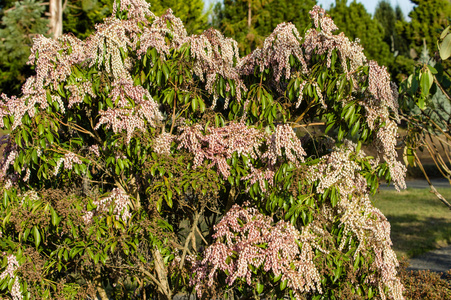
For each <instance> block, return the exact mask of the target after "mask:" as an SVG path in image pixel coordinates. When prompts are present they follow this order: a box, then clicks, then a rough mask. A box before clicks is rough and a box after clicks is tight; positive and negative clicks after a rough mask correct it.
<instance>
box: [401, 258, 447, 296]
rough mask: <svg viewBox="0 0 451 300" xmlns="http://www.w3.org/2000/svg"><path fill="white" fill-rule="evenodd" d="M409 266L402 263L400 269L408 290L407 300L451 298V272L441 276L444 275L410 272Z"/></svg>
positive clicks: (405, 262)
mask: <svg viewBox="0 0 451 300" xmlns="http://www.w3.org/2000/svg"><path fill="white" fill-rule="evenodd" d="M407 266H408V262H407V261H401V266H400V268H399V276H400V277H401V280H402V283H403V284H404V287H405V288H406V292H405V295H406V298H407V299H413V300H416V299H431V300H441V299H448V298H450V297H451V284H450V282H449V280H450V276H451V271H448V272H447V273H446V274H445V275H444V276H441V275H442V274H437V273H435V272H431V271H427V270H424V271H409V270H407ZM443 277H444V278H443Z"/></svg>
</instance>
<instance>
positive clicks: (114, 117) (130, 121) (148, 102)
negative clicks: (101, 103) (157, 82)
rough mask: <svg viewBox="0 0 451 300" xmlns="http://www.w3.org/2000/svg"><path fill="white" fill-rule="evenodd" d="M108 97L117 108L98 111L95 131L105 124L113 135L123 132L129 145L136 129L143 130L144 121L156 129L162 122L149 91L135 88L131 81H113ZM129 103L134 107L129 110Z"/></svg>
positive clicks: (121, 79)
mask: <svg viewBox="0 0 451 300" xmlns="http://www.w3.org/2000/svg"><path fill="white" fill-rule="evenodd" d="M110 96H111V99H112V102H114V103H116V102H117V107H115V108H108V109H107V110H106V111H99V115H100V119H99V121H98V123H97V125H96V126H95V127H94V129H95V130H97V129H99V128H100V126H102V125H103V124H105V129H109V128H112V129H113V132H114V133H120V132H122V131H125V132H126V133H127V143H129V142H130V139H131V138H132V135H133V132H134V131H135V130H136V128H138V129H140V130H143V131H144V130H145V121H144V120H147V124H148V125H149V126H151V127H156V124H157V123H158V122H160V121H162V120H163V116H162V114H161V112H160V110H159V109H158V104H157V103H156V102H155V101H154V100H153V99H152V97H151V96H150V93H149V91H147V90H145V89H144V88H143V87H142V86H135V85H134V84H133V81H130V80H128V79H124V78H120V79H118V80H116V81H114V82H113V90H112V91H111V95H110ZM131 101H133V102H134V103H135V105H136V106H135V107H133V108H131V109H130V108H129V107H130V106H131V103H132V102H131Z"/></svg>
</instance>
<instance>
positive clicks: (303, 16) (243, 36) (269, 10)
mask: <svg viewBox="0 0 451 300" xmlns="http://www.w3.org/2000/svg"><path fill="white" fill-rule="evenodd" d="M315 4H316V0H306V1H301V0H295V1H290V0H266V1H265V0H244V1H243V0H224V3H223V4H221V3H218V4H216V6H215V8H214V17H213V25H214V26H215V27H217V28H219V29H220V30H221V31H223V32H224V33H225V34H226V35H227V36H230V37H233V38H234V39H235V40H237V41H238V43H239V47H240V50H241V52H242V53H243V54H247V53H250V52H251V51H252V50H254V49H255V48H256V47H259V46H261V45H262V42H263V37H265V36H268V35H269V34H270V33H271V32H272V31H273V30H274V28H275V27H276V26H277V24H280V23H282V22H291V23H293V24H294V25H295V26H296V27H297V28H298V29H300V28H305V27H306V26H307V25H308V24H309V23H310V20H309V18H308V11H309V10H310V9H311V8H312V7H313V6H314V5H315ZM249 6H250V10H249ZM249 16H250V18H249Z"/></svg>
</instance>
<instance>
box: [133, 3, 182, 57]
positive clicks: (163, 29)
mask: <svg viewBox="0 0 451 300" xmlns="http://www.w3.org/2000/svg"><path fill="white" fill-rule="evenodd" d="M154 18H155V20H154V21H153V22H152V24H150V25H149V26H146V27H145V28H144V29H143V32H142V35H141V37H140V40H139V45H140V46H139V49H138V51H137V52H136V54H137V55H138V57H141V56H142V55H143V54H146V53H147V50H148V49H152V48H154V49H155V50H156V51H157V53H158V54H160V57H161V58H162V59H163V60H164V59H165V56H166V55H169V50H170V49H171V48H172V49H178V48H179V47H180V46H181V45H183V44H185V43H186V42H187V41H188V40H187V33H186V29H185V27H184V26H183V23H182V20H180V19H179V18H177V17H175V16H174V15H173V14H172V10H171V9H168V10H167V11H166V13H165V14H163V15H162V16H161V17H154ZM166 38H169V42H167V41H166Z"/></svg>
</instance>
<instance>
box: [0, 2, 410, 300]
mask: <svg viewBox="0 0 451 300" xmlns="http://www.w3.org/2000/svg"><path fill="white" fill-rule="evenodd" d="M310 15H311V18H312V24H311V25H310V26H309V27H310V29H308V30H305V33H303V34H300V33H299V31H298V30H297V29H296V28H295V26H294V25H293V24H290V23H283V24H280V25H278V26H277V27H276V28H275V29H274V31H273V32H272V33H271V34H270V35H269V36H268V37H267V38H266V39H265V41H264V43H263V47H262V48H260V49H258V50H255V51H253V52H252V53H251V54H250V55H248V56H246V57H241V56H240V55H239V52H238V45H237V42H236V41H234V40H233V39H230V38H225V37H224V36H223V35H222V34H221V33H219V32H218V31H216V30H214V29H209V30H207V31H205V32H204V33H202V34H200V35H192V36H188V35H187V34H186V30H185V28H184V27H183V24H182V22H181V20H180V19H178V18H176V17H175V16H174V15H173V14H171V13H170V12H167V13H165V14H164V15H162V16H161V17H155V15H154V14H152V13H151V12H150V11H149V5H148V3H146V2H144V1H138V0H123V1H122V2H118V3H117V4H116V6H115V7H113V15H112V16H111V17H110V18H107V19H105V21H104V22H103V23H101V24H99V25H98V26H96V30H95V32H94V33H93V34H92V35H90V36H89V37H88V38H87V39H86V40H85V41H82V40H79V39H77V38H76V37H74V36H73V35H63V36H62V37H61V38H59V39H58V40H54V39H51V38H45V37H44V36H40V37H39V38H37V39H36V40H35V43H34V44H33V47H32V56H31V63H33V64H35V67H36V74H35V75H33V76H31V77H29V78H28V79H27V81H26V83H25V84H24V86H23V94H22V95H21V96H19V97H16V96H11V97H7V96H5V95H2V96H1V99H2V103H1V105H0V127H2V128H3V129H5V130H8V132H10V134H9V135H6V136H4V137H3V138H2V139H1V145H2V146H3V158H2V160H1V161H0V180H1V183H2V186H1V194H2V197H1V201H0V208H1V209H0V252H1V253H3V257H4V259H3V261H2V265H1V273H0V290H1V292H2V295H1V296H2V297H11V298H24V299H49V298H51V299H54V298H63V299H65V298H68V299H71V298H80V299H87V298H96V297H100V298H101V299H102V300H106V299H110V298H113V299H114V298H116V299H118V298H119V299H126V298H129V297H130V298H131V297H136V298H159V299H173V296H174V295H175V294H176V293H177V292H179V291H183V292H185V293H189V292H191V291H193V289H194V290H195V291H196V292H197V293H198V295H199V296H201V295H203V297H204V298H209V299H215V298H218V297H221V296H223V295H224V296H227V297H228V298H258V297H262V298H270V297H277V298H278V299H281V298H285V297H290V298H294V299H302V298H316V299H320V298H327V299H356V298H357V299H370V298H385V297H388V298H391V299H396V300H398V299H403V296H402V285H401V283H400V280H399V278H398V276H397V271H396V267H397V265H398V261H397V259H396V255H395V253H394V252H393V250H392V249H391V240H390V233H389V230H388V229H389V228H390V226H389V223H388V221H387V219H386V218H385V217H384V216H383V214H382V213H381V212H380V211H379V210H378V209H377V208H375V207H374V206H373V204H372V203H371V201H370V199H369V194H370V193H375V192H376V191H377V189H378V185H379V179H380V178H381V177H382V178H385V179H386V180H393V182H394V184H395V186H396V188H398V189H400V188H405V181H404V179H405V178H404V177H405V168H404V167H403V165H402V164H401V163H400V162H399V161H398V160H397V153H396V151H395V145H396V132H397V123H396V122H397V121H399V119H398V112H397V106H396V105H397V91H396V89H395V87H394V86H393V85H392V83H391V82H390V81H389V74H388V73H387V71H386V68H385V67H380V66H379V65H378V64H377V63H376V62H375V61H369V60H367V59H366V57H365V55H364V54H363V52H362V47H361V46H360V45H359V44H358V43H355V42H352V41H350V40H349V39H348V38H346V37H345V36H344V35H343V34H338V35H337V34H334V31H335V30H336V29H337V28H336V26H335V24H334V23H333V21H332V19H331V18H330V17H329V16H327V15H326V13H325V11H324V10H323V9H321V8H320V7H318V6H315V7H314V8H313V9H312V10H311V11H310ZM302 32H304V31H302ZM317 126H323V128H325V131H322V130H321V131H316V130H315V131H314V130H312V129H313V128H315V127H316V128H317ZM369 145H371V146H372V147H373V148H374V149H375V154H374V155H373V156H368V155H366V154H365V152H364V151H362V150H361V148H362V146H369Z"/></svg>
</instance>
